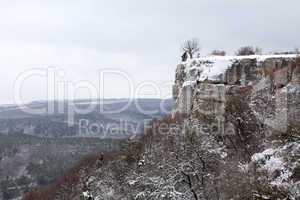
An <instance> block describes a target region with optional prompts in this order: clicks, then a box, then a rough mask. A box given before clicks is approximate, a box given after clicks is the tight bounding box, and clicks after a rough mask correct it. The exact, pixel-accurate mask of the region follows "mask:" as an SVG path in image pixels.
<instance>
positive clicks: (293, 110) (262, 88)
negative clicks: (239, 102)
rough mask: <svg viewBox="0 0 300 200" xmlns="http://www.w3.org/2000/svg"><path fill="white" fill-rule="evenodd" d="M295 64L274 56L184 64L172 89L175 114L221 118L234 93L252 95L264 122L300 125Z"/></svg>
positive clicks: (292, 59) (291, 59)
mask: <svg viewBox="0 0 300 200" xmlns="http://www.w3.org/2000/svg"><path fill="white" fill-rule="evenodd" d="M298 60H299V59H298ZM296 62H299V61H296V55H274V56H272V55H271V56H240V57H238V56H235V57H219V56H216V57H206V58H205V57H204V58H198V59H194V60H189V61H187V62H185V63H181V64H179V65H178V66H177V69H176V76H175V77H176V78H175V85H174V86H173V97H174V99H175V101H176V108H175V109H174V112H179V113H187V114H192V113H195V112H196V111H197V112H204V113H207V112H211V113H214V114H216V115H218V116H219V117H220V118H222V117H221V116H223V117H224V114H225V113H224V109H225V107H226V99H228V98H230V96H231V95H232V93H236V94H239V93H240V94H241V95H242V94H247V93H249V92H250V96H249V97H250V102H249V103H250V104H251V106H252V109H253V112H255V113H256V114H257V117H258V118H263V119H261V120H267V121H273V120H277V118H280V119H284V120H286V121H284V123H285V125H288V123H292V124H294V123H299V120H300V115H299V110H300V108H299V105H298V103H299V102H298V101H297V99H299V93H300V88H299V80H300V77H299V76H300V75H299V74H300V72H299V71H300V69H299V68H300V66H299V64H298V65H297V64H296ZM268 98H270V99H268ZM262 107H264V108H265V109H268V111H267V112H266V111H265V110H264V109H263V108H262ZM279 111H280V112H279ZM284 115H285V116H284ZM270 123H271V122H270ZM273 125H274V126H276V125H278V124H276V123H275V124H273Z"/></svg>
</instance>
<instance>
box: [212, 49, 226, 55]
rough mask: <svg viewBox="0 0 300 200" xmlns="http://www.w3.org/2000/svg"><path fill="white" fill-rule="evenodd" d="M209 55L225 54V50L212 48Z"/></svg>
mask: <svg viewBox="0 0 300 200" xmlns="http://www.w3.org/2000/svg"><path fill="white" fill-rule="evenodd" d="M211 55H213V56H225V55H226V52H225V51H223V50H213V51H212V52H211Z"/></svg>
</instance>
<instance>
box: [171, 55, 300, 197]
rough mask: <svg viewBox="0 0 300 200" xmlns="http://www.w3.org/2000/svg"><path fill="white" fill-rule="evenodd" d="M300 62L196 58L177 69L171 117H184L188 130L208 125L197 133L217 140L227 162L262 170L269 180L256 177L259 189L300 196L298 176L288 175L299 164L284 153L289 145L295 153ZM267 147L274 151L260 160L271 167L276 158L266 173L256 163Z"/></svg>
mask: <svg viewBox="0 0 300 200" xmlns="http://www.w3.org/2000/svg"><path fill="white" fill-rule="evenodd" d="M299 60H300V59H299V58H297V56H296V55H274V56H272V55H270V56H240V57H236V56H235V57H220V56H216V57H206V58H198V59H194V60H189V61H187V62H185V63H181V64H180V65H179V66H180V70H177V71H176V80H175V85H174V88H175V89H174V90H175V91H176V95H174V100H175V101H176V108H175V109H174V114H175V113H185V114H187V115H188V116H189V117H188V121H189V126H198V127H199V126H205V127H210V128H209V129H198V130H197V132H198V134H200V135H201V134H202V135H203V134H209V135H212V136H213V138H214V140H216V141H219V142H221V144H222V145H221V146H220V147H222V148H225V149H227V150H226V154H227V155H228V156H229V157H230V158H231V159H229V160H227V161H226V162H230V160H231V161H233V160H239V162H244V163H248V164H246V165H247V167H249V166H252V169H254V167H253V166H255V169H256V170H260V171H264V172H265V173H266V174H269V175H266V176H267V177H268V178H267V179H264V180H263V181H262V179H263V178H262V179H260V178H258V179H257V184H258V185H259V184H262V185H265V186H266V187H268V189H266V188H265V189H262V190H268V192H271V193H272V192H273V193H274V194H275V193H276V194H277V192H278V191H276V192H275V189H274V188H277V189H278V188H281V189H282V190H281V192H283V191H284V192H283V193H286V194H287V193H290V194H292V195H291V196H289V197H288V198H291V199H293V198H296V196H297V197H300V194H299V191H300V186H299V185H300V182H299V180H300V179H299V178H300V177H299V175H296V177H297V178H295V176H294V175H293V174H295V173H298V172H297V170H298V169H299V166H300V164H299V162H297V161H295V160H294V162H291V159H292V158H291V157H293V155H294V154H295V153H294V154H293V155H290V154H288V153H286V152H287V148H288V147H290V149H289V150H288V151H293V152H298V151H299V150H300V146H299V139H300V96H299V95H300V84H299V80H300V62H299ZM183 66H184V67H183ZM178 68H179V67H178ZM183 68H184V69H183ZM177 73H183V74H184V75H183V76H182V75H180V74H177ZM178 77H180V79H178ZM203 130H204V131H203ZM266 149H272V151H274V152H275V151H276V152H277V153H276V156H275V155H274V158H273V160H272V159H271V160H272V161H269V159H270V158H269V157H272V155H273V154H272V155H270V156H269V157H267V158H266V159H267V161H266V160H265V161H264V162H269V165H276V163H274V162H276V161H278V160H280V162H279V161H278V162H277V164H278V165H279V166H277V168H276V167H275V166H274V169H273V168H272V170H270V169H268V168H267V167H266V166H264V165H263V164H262V165H260V164H259V163H260V161H259V159H256V157H255V155H257V154H259V152H265V151H266ZM296 157H297V158H296V159H299V153H298V156H296ZM293 159H295V157H293ZM266 168H267V169H266ZM247 169H248V170H249V168H247ZM275 171H276V173H277V174H275ZM270 173H272V175H270ZM252 176H254V175H253V174H252ZM283 188H284V189H283ZM295 191H296V192H295ZM268 192H266V193H268ZM297 192H298V193H297ZM262 193H264V192H262ZM266 193H264V194H266ZM279 193H280V192H279ZM267 196H268V195H265V198H267V199H268V198H271V199H272V198H275V197H274V196H272V195H269V197H267ZM283 196H284V195H283ZM283 196H282V197H280V195H278V196H277V197H278V198H279V199H281V198H282V199H283V198H284V197H283Z"/></svg>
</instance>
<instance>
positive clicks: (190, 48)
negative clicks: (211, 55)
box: [182, 38, 201, 58]
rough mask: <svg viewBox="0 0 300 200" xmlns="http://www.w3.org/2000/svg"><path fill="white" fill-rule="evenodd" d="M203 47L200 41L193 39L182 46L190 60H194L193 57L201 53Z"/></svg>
mask: <svg viewBox="0 0 300 200" xmlns="http://www.w3.org/2000/svg"><path fill="white" fill-rule="evenodd" d="M200 49H201V47H200V44H199V40H198V39H196V38H193V39H191V40H186V41H185V42H184V43H183V45H182V50H183V51H184V52H186V53H188V54H189V56H190V58H193V55H195V54H196V53H199V51H200Z"/></svg>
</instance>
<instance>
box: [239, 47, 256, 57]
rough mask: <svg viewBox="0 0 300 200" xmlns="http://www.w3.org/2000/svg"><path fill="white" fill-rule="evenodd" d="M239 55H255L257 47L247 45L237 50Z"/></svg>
mask: <svg viewBox="0 0 300 200" xmlns="http://www.w3.org/2000/svg"><path fill="white" fill-rule="evenodd" d="M236 55H237V56H248V55H255V49H254V48H253V47H251V46H245V47H241V48H239V49H238V51H237V52H236Z"/></svg>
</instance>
